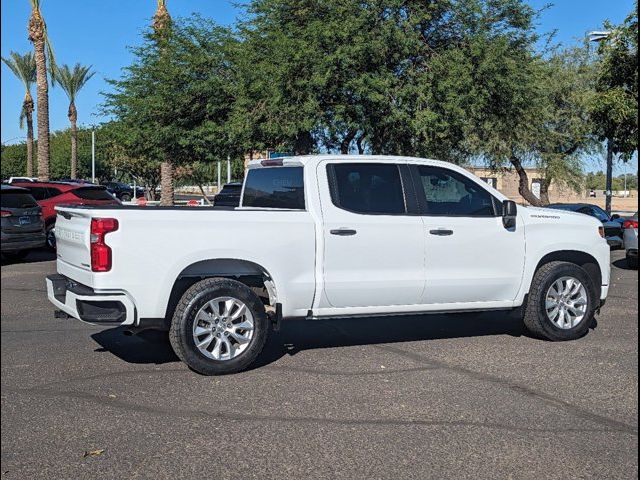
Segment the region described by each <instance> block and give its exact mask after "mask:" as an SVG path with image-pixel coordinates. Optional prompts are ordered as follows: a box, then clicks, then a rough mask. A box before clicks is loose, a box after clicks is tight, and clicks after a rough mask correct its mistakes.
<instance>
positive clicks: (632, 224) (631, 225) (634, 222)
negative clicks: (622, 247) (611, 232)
mask: <svg viewBox="0 0 640 480" xmlns="http://www.w3.org/2000/svg"><path fill="white" fill-rule="evenodd" d="M622 228H624V229H625V230H626V229H627V228H636V229H637V228H638V221H637V220H625V222H624V223H623V224H622Z"/></svg>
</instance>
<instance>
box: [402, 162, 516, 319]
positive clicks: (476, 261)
mask: <svg viewBox="0 0 640 480" xmlns="http://www.w3.org/2000/svg"><path fill="white" fill-rule="evenodd" d="M410 168H411V172H412V174H413V178H414V182H415V189H416V193H417V195H418V202H419V203H420V208H421V212H422V220H423V222H424V236H425V238H426V253H425V267H426V268H425V270H426V285H425V290H424V295H423V297H422V299H421V301H420V303H423V304H452V303H474V302H495V301H513V300H514V299H515V297H516V295H517V293H518V290H519V288H520V284H521V282H522V275H523V271H524V260H525V236H524V227H523V225H522V222H518V225H517V226H516V227H515V228H513V229H506V228H505V227H504V225H503V223H502V204H501V202H500V201H499V200H498V199H496V198H495V197H494V196H493V195H492V194H491V193H490V192H489V191H488V190H487V189H485V188H484V186H482V185H481V184H480V183H479V182H476V181H474V180H473V179H472V178H470V177H467V176H466V175H463V174H462V173H460V172H456V171H455V170H452V169H448V168H442V167H436V166H430V165H411V166H410ZM466 307H467V308H468V305H467V306H466ZM447 308H448V307H447Z"/></svg>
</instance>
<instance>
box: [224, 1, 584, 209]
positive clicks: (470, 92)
mask: <svg viewBox="0 0 640 480" xmlns="http://www.w3.org/2000/svg"><path fill="white" fill-rule="evenodd" d="M248 14H249V15H248V20H247V21H245V22H244V23H243V24H242V25H241V28H240V35H241V38H242V40H243V42H242V44H241V45H240V46H239V48H238V55H237V56H236V58H237V62H236V63H237V65H238V67H237V71H238V72H239V75H238V81H237V85H238V94H237V98H236V104H235V105H234V114H233V116H232V119H233V121H234V125H235V126H234V129H233V131H234V132H235V133H237V134H238V136H239V138H240V139H241V141H240V142H239V143H241V144H242V145H243V146H244V147H245V148H246V149H247V150H249V151H251V150H253V149H254V148H255V149H262V148H265V147H272V148H284V149H286V150H289V151H293V152H296V153H309V152H312V151H318V150H329V151H339V152H341V153H348V152H350V151H353V150H354V149H357V151H358V152H360V153H364V152H371V153H381V154H401V155H419V156H425V157H435V158H441V159H443V160H448V161H452V162H456V163H464V162H468V161H469V159H470V158H474V157H479V158H483V159H485V161H486V162H487V163H489V164H490V165H491V166H494V167H495V168H502V167H504V166H505V165H511V166H512V167H514V168H515V169H516V171H517V172H518V173H519V174H520V177H521V188H520V190H521V193H522V194H523V196H524V197H525V198H526V199H527V200H528V201H529V202H530V203H533V204H541V203H544V202H545V201H547V199H546V198H544V199H543V200H542V202H541V201H540V200H539V199H537V198H536V197H535V196H534V195H533V194H532V193H531V191H530V187H529V179H528V178H527V175H526V170H525V168H524V165H525V164H526V163H537V164H538V165H539V166H540V167H541V169H542V171H544V172H546V173H547V174H548V177H549V181H551V180H552V179H555V180H556V181H562V182H565V183H570V184H572V185H573V186H574V187H576V186H577V184H578V183H579V182H578V181H574V176H575V173H577V172H578V173H579V171H580V168H579V167H580V165H579V152H581V151H582V150H583V149H585V148H588V145H589V144H590V139H589V135H587V133H586V130H587V129H586V128H582V127H583V126H584V125H583V124H581V123H580V121H581V120H580V119H578V120H577V121H575V122H574V121H573V120H574V119H575V118H578V117H580V116H581V117H582V119H584V100H585V98H586V97H587V93H586V90H587V89H588V87H589V79H588V75H587V72H586V71H585V73H584V74H583V72H582V70H581V69H583V68H584V65H583V64H581V63H580V62H579V61H578V60H577V59H574V58H572V56H571V55H570V54H569V53H563V54H562V55H557V56H556V57H554V58H553V59H552V60H547V59H546V58H544V57H543V56H542V55H540V54H539V53H537V52H536V40H537V36H536V34H535V30H534V25H533V20H534V18H535V12H534V10H533V9H531V8H530V7H528V6H527V5H526V4H524V3H523V2H521V1H519V0H496V1H484V0H457V1H454V0H451V1H445V2H437V3H435V2H434V3H431V2H424V1H419V0H416V1H411V0H409V1H396V0H368V1H362V2H352V1H349V0H328V1H325V2H316V1H313V0H302V1H300V0H256V1H254V2H252V3H251V4H250V6H249V10H248ZM580 60H581V61H584V62H587V63H588V59H580ZM576 72H580V76H579V77H578V78H577V79H576V78H574V75H575V73H576ZM555 74H561V75H562V77H563V80H562V82H561V83H560V84H554V83H553V81H550V79H552V78H553V76H554V75H555ZM577 87H579V90H578V91H575V92H574V90H573V89H574V88H577ZM567 119H571V122H570V124H568V125H567V124H566V120H567ZM579 127H580V128H579ZM550 130H551V131H552V135H549V131H550ZM578 178H579V176H578ZM544 189H548V185H545V186H544ZM544 193H545V194H546V190H545V191H544Z"/></svg>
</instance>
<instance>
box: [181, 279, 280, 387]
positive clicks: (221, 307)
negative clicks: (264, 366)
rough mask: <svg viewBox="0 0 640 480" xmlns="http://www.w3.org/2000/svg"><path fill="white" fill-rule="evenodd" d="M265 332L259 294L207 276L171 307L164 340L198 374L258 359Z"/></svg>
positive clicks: (236, 369) (224, 370)
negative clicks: (166, 334) (168, 329)
mask: <svg viewBox="0 0 640 480" xmlns="http://www.w3.org/2000/svg"><path fill="white" fill-rule="evenodd" d="M268 335H269V319H268V317H267V314H266V311H265V308H264V305H263V304H262V302H261V300H260V298H259V297H258V296H257V295H256V294H255V293H254V292H253V291H252V290H251V289H250V288H249V287H247V286H246V285H245V284H243V283H240V282H237V281H235V280H229V279H226V278H207V279H205V280H202V281H200V282H198V283H196V284H194V285H193V286H191V288H189V289H188V290H187V291H186V292H185V293H184V295H183V296H182V298H181V299H180V301H179V302H178V305H177V306H176V309H175V312H174V314H173V319H172V321H171V329H170V331H169V339H170V340H171V346H172V347H173V350H174V351H175V353H176V355H177V356H178V357H179V358H180V359H181V360H182V361H183V362H185V363H186V364H187V365H188V366H189V367H191V368H192V369H193V370H195V371H196V372H198V373H201V374H203V375H223V374H227V373H235V372H239V371H241V370H244V369H245V368H247V367H249V366H250V365H251V364H252V363H253V362H254V361H255V360H256V358H258V356H259V355H260V353H261V352H262V349H263V348H264V345H265V343H266V341H267V336H268Z"/></svg>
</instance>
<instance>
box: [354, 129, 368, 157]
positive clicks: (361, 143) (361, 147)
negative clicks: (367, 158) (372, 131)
mask: <svg viewBox="0 0 640 480" xmlns="http://www.w3.org/2000/svg"><path fill="white" fill-rule="evenodd" d="M366 136H367V132H362V133H361V134H360V135H359V136H358V138H357V139H356V145H357V146H358V154H359V155H364V139H365V137H366Z"/></svg>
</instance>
